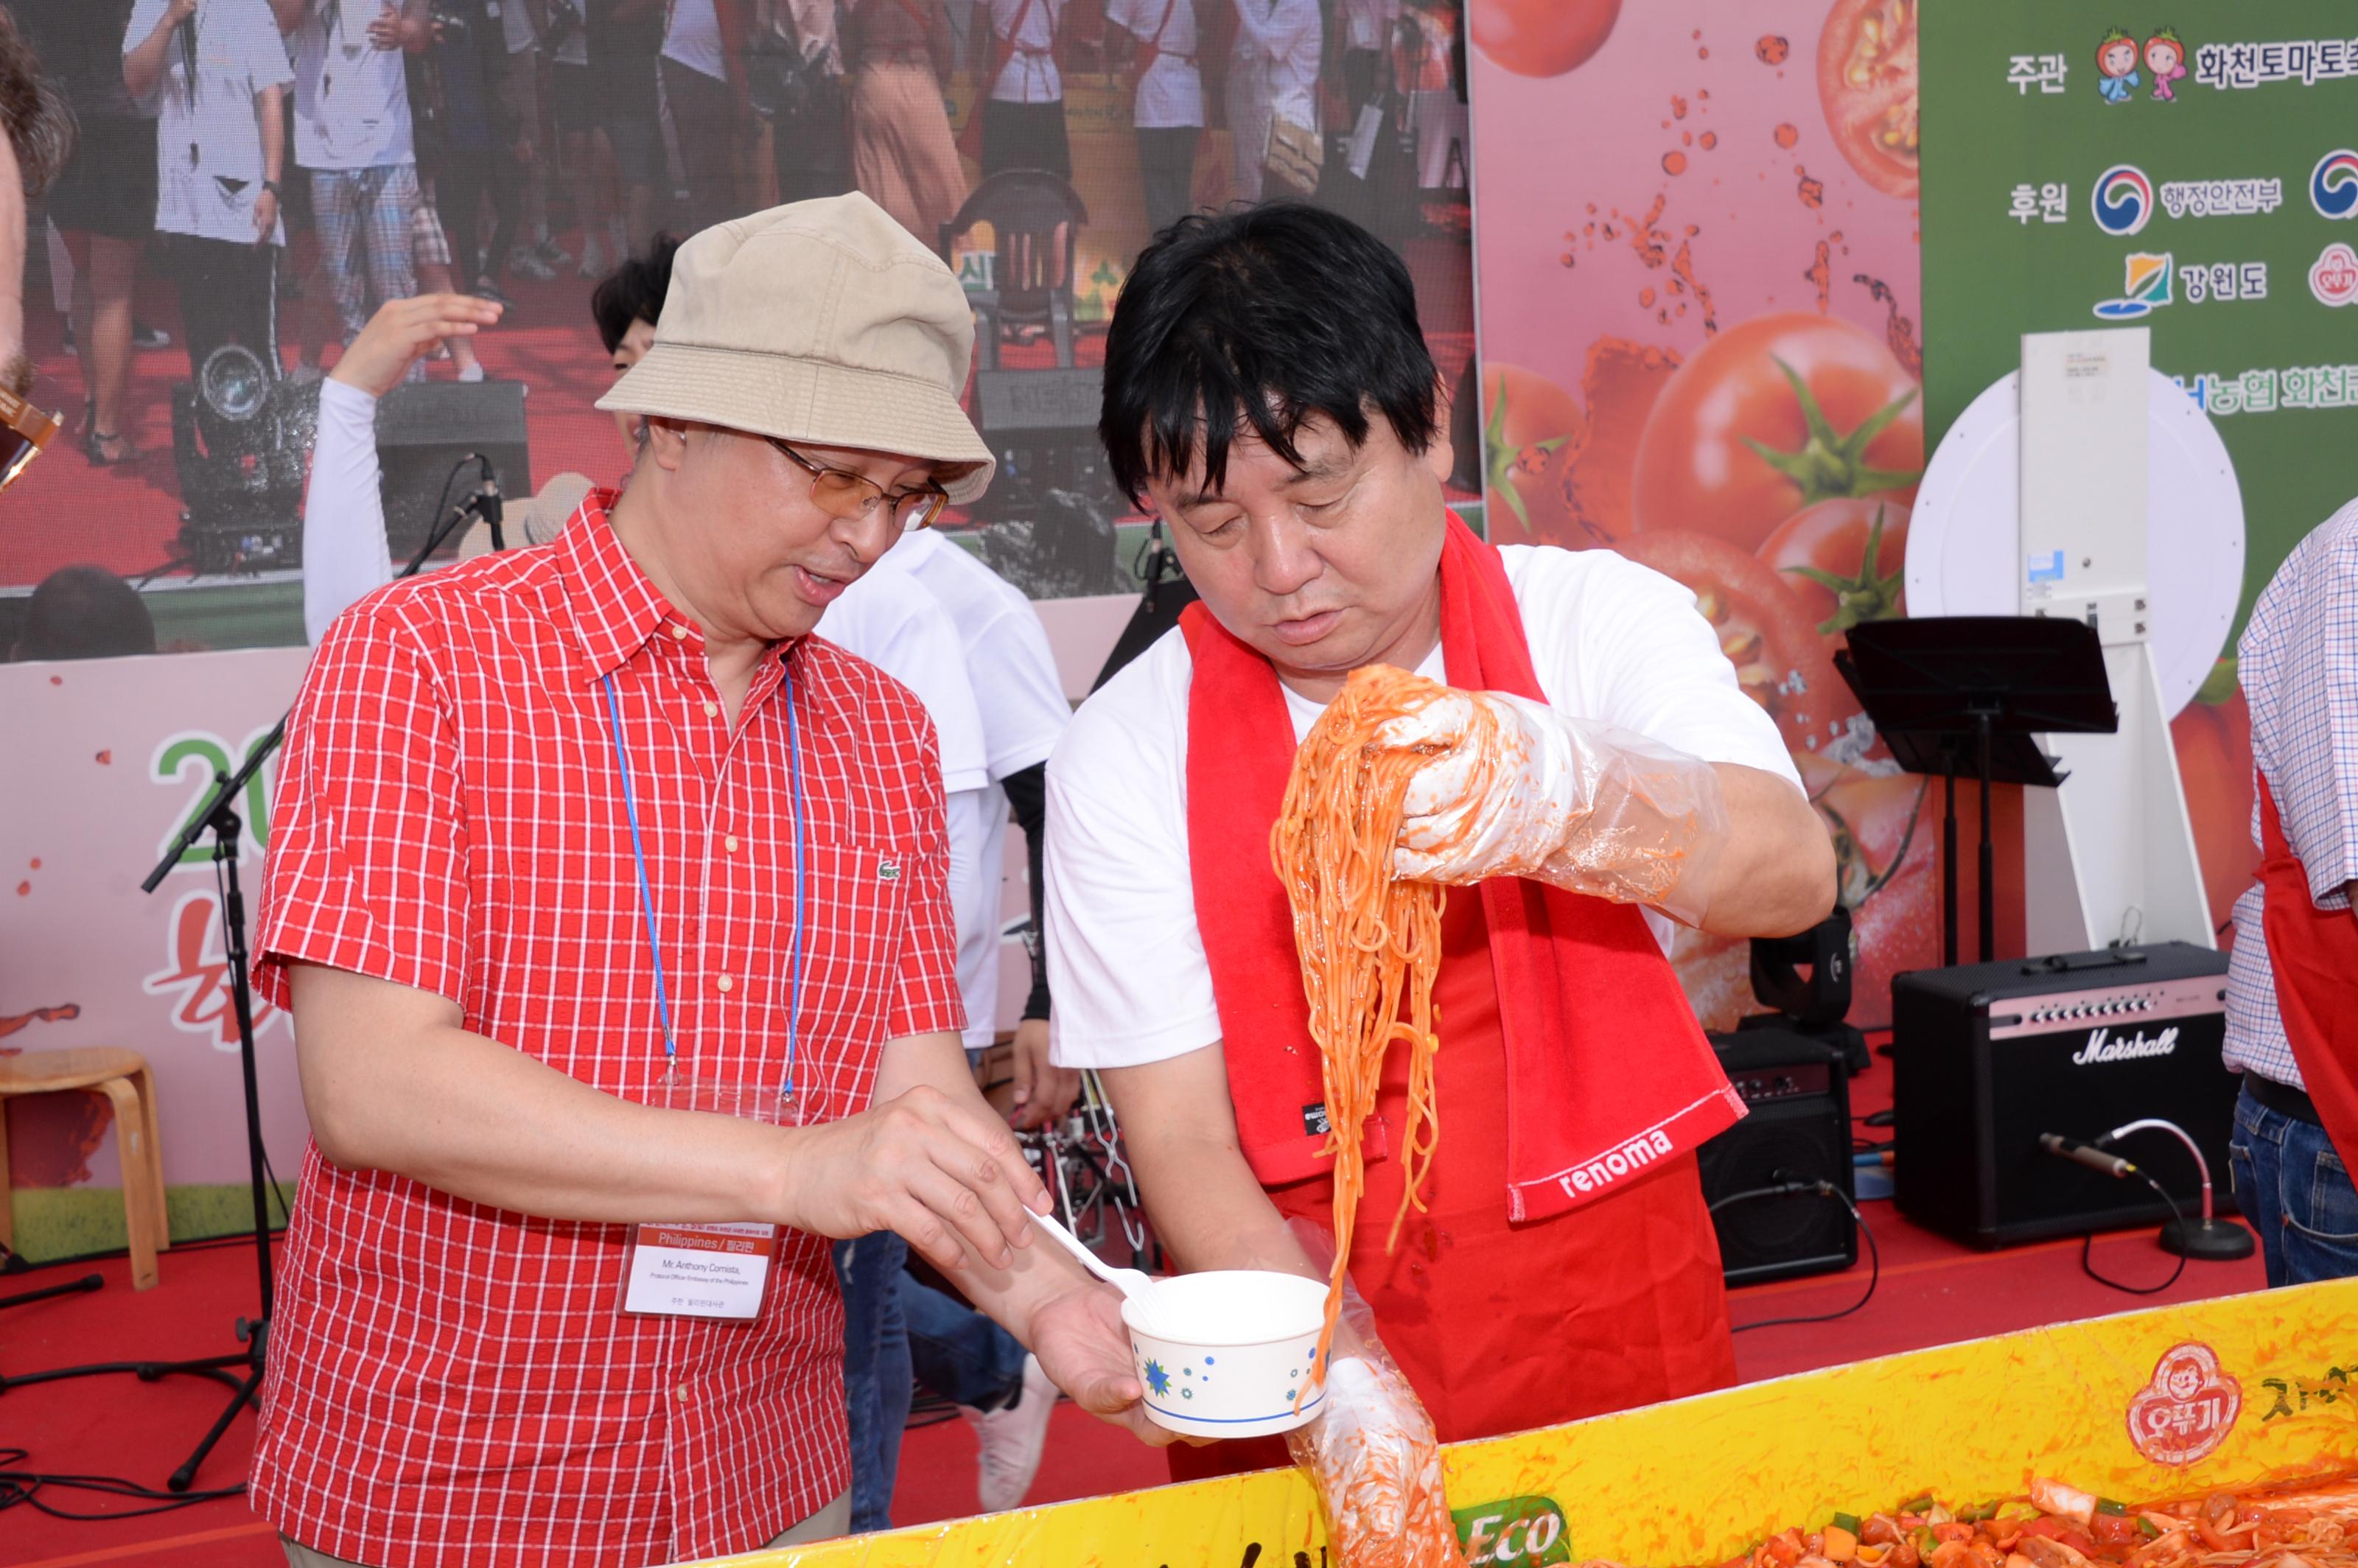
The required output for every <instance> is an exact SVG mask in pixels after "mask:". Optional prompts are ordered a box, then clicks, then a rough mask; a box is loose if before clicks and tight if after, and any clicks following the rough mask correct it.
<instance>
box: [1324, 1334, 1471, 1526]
mask: <svg viewBox="0 0 2358 1568" xmlns="http://www.w3.org/2000/svg"><path fill="white" fill-rule="evenodd" d="M1286 1441H1287V1445H1288V1446H1289V1447H1290V1448H1291V1449H1292V1451H1293V1462H1294V1463H1295V1464H1297V1465H1301V1466H1302V1467H1303V1469H1304V1470H1306V1471H1308V1472H1309V1474H1310V1479H1311V1482H1312V1484H1314V1486H1315V1487H1317V1488H1318V1500H1319V1502H1320V1504H1321V1505H1322V1506H1323V1507H1325V1510H1326V1537H1327V1540H1328V1541H1329V1542H1330V1543H1332V1544H1333V1546H1334V1548H1335V1558H1336V1561H1337V1562H1339V1563H1343V1564H1345V1565H1346V1568H1464V1563H1465V1561H1466V1559H1465V1557H1464V1555H1463V1554H1462V1553H1460V1552H1459V1551H1458V1549H1457V1529H1456V1526H1455V1524H1454V1523H1452V1522H1451V1520H1450V1518H1449V1502H1448V1499H1447V1498H1446V1497H1445V1496H1444V1493H1443V1490H1442V1484H1441V1445H1440V1444H1438V1443H1437V1442H1435V1441H1434V1439H1433V1418H1432V1417H1431V1416H1428V1415H1427V1414H1425V1412H1424V1406H1423V1405H1422V1404H1420V1403H1419V1402H1418V1401H1417V1397H1416V1391H1415V1390H1413V1389H1411V1388H1410V1387H1409V1386H1408V1379H1406V1378H1404V1377H1402V1376H1401V1373H1400V1370H1399V1368H1395V1367H1394V1366H1393V1365H1392V1364H1391V1362H1390V1360H1389V1359H1379V1360H1368V1359H1367V1358H1366V1357H1360V1356H1347V1357H1338V1358H1337V1359H1336V1362H1335V1364H1334V1365H1333V1367H1331V1368H1328V1370H1327V1373H1326V1403H1325V1406H1324V1407H1323V1408H1322V1409H1321V1410H1320V1411H1319V1412H1318V1419H1317V1420H1315V1421H1314V1422H1310V1424H1308V1425H1307V1426H1300V1427H1296V1428H1295V1429H1294V1430H1293V1432H1291V1433H1288V1434H1287V1438H1286Z"/></svg>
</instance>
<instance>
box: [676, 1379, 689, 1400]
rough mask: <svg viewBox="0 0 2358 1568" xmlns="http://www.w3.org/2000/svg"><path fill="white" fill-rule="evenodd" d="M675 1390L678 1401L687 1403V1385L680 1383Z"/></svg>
mask: <svg viewBox="0 0 2358 1568" xmlns="http://www.w3.org/2000/svg"><path fill="white" fill-rule="evenodd" d="M675 1391H676V1393H677V1394H678V1395H679V1402H680V1403H682V1404H686V1403H687V1384H686V1383H682V1384H681V1385H680V1386H679V1387H678V1389H677V1390H675Z"/></svg>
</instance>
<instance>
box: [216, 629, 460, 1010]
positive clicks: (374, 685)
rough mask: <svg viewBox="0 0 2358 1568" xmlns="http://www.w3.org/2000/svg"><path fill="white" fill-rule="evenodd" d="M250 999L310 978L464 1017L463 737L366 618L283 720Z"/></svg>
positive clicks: (399, 634)
mask: <svg viewBox="0 0 2358 1568" xmlns="http://www.w3.org/2000/svg"><path fill="white" fill-rule="evenodd" d="M270 820H271V827H270V853H269V859H268V862H267V864H266V866H265V871H264V877H263V899H262V922H261V932H262V935H261V939H260V941H259V942H258V943H257V946H258V947H259V948H260V950H261V955H262V961H261V963H260V965H259V966H258V967H257V968H256V971H255V977H254V980H255V986H256V989H259V990H260V991H261V992H262V994H263V995H264V996H265V997H266V998H268V999H269V1000H270V1001H271V1002H272V1003H273V1004H274V1005H275V1006H278V1007H286V1006H287V1003H288V996H287V966H288V965H289V964H295V963H309V964H320V965H324V966H326V967H328V968H337V969H349V970H351V971H352V972H353V973H355V974H362V975H368V976H371V977H373V978H374V979H382V980H391V981H393V982H394V983H395V984H396V985H404V986H409V987H412V988H414V989H418V990H425V991H432V992H433V993H434V994H436V995H437V996H441V997H447V998H449V1000H452V1001H454V1002H459V1003H460V1004H461V1005H464V1003H465V1000H466V996H465V990H466V978H467V970H468V963H469V954H470V953H471V950H472V946H473V942H472V938H473V918H472V904H473V901H472V897H471V892H470V887H469V881H468V876H467V870H466V868H467V859H468V828H467V822H466V816H465V811H464V806H463V804H462V801H461V797H460V784H459V773H458V736H457V732H456V730H455V728H454V727H453V725H452V723H451V717H450V713H449V708H447V706H446V705H445V703H444V702H443V700H442V697H441V694H440V693H439V692H438V690H437V688H436V686H435V683H434V679H433V672H432V671H431V669H430V668H429V667H428V665H427V660H426V657H425V655H424V654H422V653H421V652H420V651H419V650H418V648H417V646H416V643H415V641H414V639H413V638H412V636H411V634H410V633H408V632H407V631H406V630H404V629H402V628H400V627H398V626H395V625H393V624H389V623H387V622H384V621H381V620H379V619H377V618H376V617H375V616H373V615H370V614H368V613H366V612H362V613H360V614H354V615H347V616H344V617H342V618H341V619H340V620H339V621H337V622H336V623H335V624H334V625H333V626H332V627H330V629H329V632H328V634H327V636H326V637H325V638H324V639H323V640H322V641H321V642H320V643H319V650H318V652H317V653H316V654H314V655H313V656H312V660H311V667H310V670H309V673H308V674H307V675H306V676H304V679H303V689H302V691H301V693H300V694H299V695H298V696H297V697H296V699H295V708H294V711H293V712H292V713H291V714H290V715H288V718H287V759H286V765H285V766H284V767H283V768H281V769H280V771H279V775H278V787H277V792H276V795H275V796H274V797H273V799H272V802H271V812H270Z"/></svg>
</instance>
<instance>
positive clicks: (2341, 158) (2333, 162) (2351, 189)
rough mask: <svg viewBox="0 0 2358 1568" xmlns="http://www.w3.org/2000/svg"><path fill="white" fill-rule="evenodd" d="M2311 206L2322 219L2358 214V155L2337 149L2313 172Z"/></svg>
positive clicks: (2318, 164)
mask: <svg viewBox="0 0 2358 1568" xmlns="http://www.w3.org/2000/svg"><path fill="white" fill-rule="evenodd" d="M2309 205H2310V206H2311V207H2314V208H2316V209H2317V215H2318V216H2319V217H2320V218H2348V217H2351V216H2353V214H2358V153H2353V152H2352V151H2351V150H2350V149H2349V148H2348V147H2336V148H2334V149H2333V150H2332V151H2331V152H2330V153H2328V154H2326V155H2325V156H2324V157H2321V158H2319V159H2318V160H2317V167H2316V168H2313V169H2310V170H2309Z"/></svg>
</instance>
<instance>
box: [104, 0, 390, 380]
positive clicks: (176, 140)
mask: <svg viewBox="0 0 2358 1568" xmlns="http://www.w3.org/2000/svg"><path fill="white" fill-rule="evenodd" d="M294 80H295V72H294V70H293V69H292V68H291V67H289V65H288V64H287V49H286V46H285V44H284V43H282V42H281V41H280V38H279V33H278V27H277V23H276V20H275V19H274V18H273V16H272V15H271V11H270V7H269V5H267V4H266V0H139V4H138V5H137V6H136V7H135V9H134V10H133V11H132V13H131V23H130V26H129V27H128V28H127V29H126V30H125V31H124V35H123V81H124V86H126V87H128V88H129V89H130V90H131V95H132V96H133V97H134V98H135V99H138V100H139V101H140V103H141V104H142V107H143V109H152V110H153V111H154V112H155V114H156V176H157V191H156V231H157V233H159V234H168V235H171V236H172V239H171V241H170V243H171V246H172V250H173V257H172V262H173V266H172V270H173V272H174V274H175V275H176V276H177V278H178V283H179V288H180V325H181V330H182V337H183V338H184V340H185V341H186V342H187V344H188V350H189V374H190V375H191V376H192V377H193V376H198V375H201V374H202V373H203V371H204V365H205V361H206V360H207V359H208V358H209V357H211V354H212V353H213V351H215V350H217V349H219V348H221V347H222V346H223V345H224V344H227V343H232V342H236V343H242V344H243V345H244V346H245V347H246V348H248V349H250V350H252V351H254V352H255V353H256V354H260V355H263V356H265V359H266V358H267V357H268V356H269V355H270V354H271V353H273V352H274V351H275V347H274V345H275V341H276V320H275V314H276V308H277V263H278V255H279V251H280V249H281V247H283V246H284V245H285V244H286V243H287V232H286V229H285V227H284V225H282V224H281V223H280V222H279V221H278V197H279V189H280V187H279V179H280V177H281V175H282V174H283V173H284V172H285V168H286V156H287V134H286V132H287V123H286V118H285V114H286V111H285V103H286V90H287V87H288V85H289V84H291V83H292V82H293V81H294ZM403 241H404V243H405V244H406V243H407V234H406V232H404V235H403ZM277 368H278V367H277V366H276V365H272V366H271V369H272V371H273V372H274V373H275V372H276V370H277Z"/></svg>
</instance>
